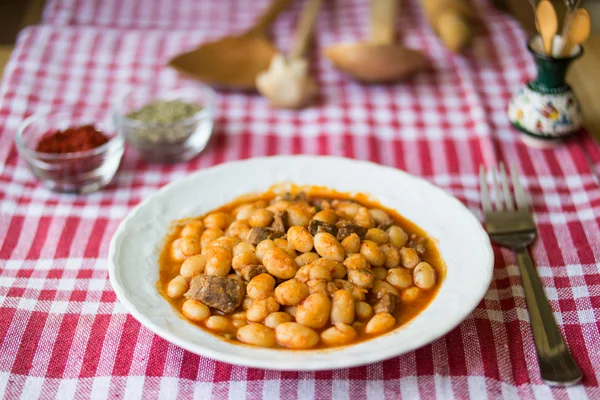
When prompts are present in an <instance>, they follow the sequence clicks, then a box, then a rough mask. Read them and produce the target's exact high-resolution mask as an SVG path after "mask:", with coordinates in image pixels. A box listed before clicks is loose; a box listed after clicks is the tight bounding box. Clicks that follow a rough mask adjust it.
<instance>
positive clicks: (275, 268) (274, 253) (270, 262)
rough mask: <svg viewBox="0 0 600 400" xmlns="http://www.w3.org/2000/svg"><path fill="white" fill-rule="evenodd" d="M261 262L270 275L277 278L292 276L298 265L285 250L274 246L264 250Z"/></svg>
mask: <svg viewBox="0 0 600 400" xmlns="http://www.w3.org/2000/svg"><path fill="white" fill-rule="evenodd" d="M259 246H260V244H259ZM257 252H258V249H257ZM262 263H263V265H264V266H265V268H266V269H267V271H268V272H269V273H270V274H271V275H273V276H274V277H276V278H279V279H290V278H293V277H294V275H296V271H298V265H297V264H296V262H295V261H294V259H293V258H292V257H290V255H289V254H288V253H286V252H285V250H282V249H280V248H279V247H276V246H275V247H273V248H270V249H268V250H267V251H266V252H265V254H264V256H263V258H262Z"/></svg>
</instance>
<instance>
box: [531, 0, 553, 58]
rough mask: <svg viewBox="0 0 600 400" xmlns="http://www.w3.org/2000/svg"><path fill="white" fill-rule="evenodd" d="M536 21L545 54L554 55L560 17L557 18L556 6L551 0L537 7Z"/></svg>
mask: <svg viewBox="0 0 600 400" xmlns="http://www.w3.org/2000/svg"><path fill="white" fill-rule="evenodd" d="M536 20H537V22H538V31H539V32H540V36H541V37H542V43H543V45H544V54H546V55H552V44H553V42H554V35H556V32H557V31H558V17H557V16H556V10H555V9H554V6H553V5H552V3H551V2H550V1H549V0H542V1H540V2H539V4H538V5H537V8H536Z"/></svg>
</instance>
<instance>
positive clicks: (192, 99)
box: [113, 84, 216, 164]
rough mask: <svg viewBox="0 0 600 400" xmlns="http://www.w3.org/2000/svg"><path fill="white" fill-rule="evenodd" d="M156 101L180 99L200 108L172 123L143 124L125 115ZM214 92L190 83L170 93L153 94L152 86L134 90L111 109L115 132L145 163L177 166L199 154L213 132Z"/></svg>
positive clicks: (200, 85)
mask: <svg viewBox="0 0 600 400" xmlns="http://www.w3.org/2000/svg"><path fill="white" fill-rule="evenodd" d="M155 100H180V101H183V102H186V103H194V104H199V105H200V106H202V109H201V110H200V111H198V112H197V113H196V114H194V115H193V116H191V117H189V118H186V119H184V120H180V121H176V122H173V123H158V122H143V121H140V120H136V119H131V118H128V117H127V115H128V114H129V113H130V112H132V111H134V110H138V109H140V108H142V107H144V106H145V105H148V104H150V103H152V102H153V101H155ZM215 102H216V93H215V91H214V90H212V89H211V88H210V87H208V86H206V85H202V84H193V85H190V86H186V87H183V88H179V89H172V90H169V91H162V92H161V91H158V92H153V91H152V87H151V86H148V87H139V88H134V89H132V90H130V91H128V92H127V93H126V94H124V95H123V96H122V97H121V98H120V99H119V100H118V101H117V102H116V103H115V105H114V107H113V119H114V123H115V126H116V127H117V130H118V131H119V133H120V134H121V135H123V137H125V140H126V141H127V143H128V144H129V145H131V147H133V148H134V149H135V150H136V151H137V152H138V153H139V154H140V155H141V156H142V158H144V159H145V160H146V161H148V162H152V163H169V164H171V163H177V162H182V161H187V160H189V159H191V158H193V157H195V156H196V155H198V154H199V153H200V152H201V151H202V150H204V148H205V147H206V145H207V143H208V141H209V139H210V137H211V135H212V131H213V124H214V117H215Z"/></svg>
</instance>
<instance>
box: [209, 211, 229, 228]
mask: <svg viewBox="0 0 600 400" xmlns="http://www.w3.org/2000/svg"><path fill="white" fill-rule="evenodd" d="M232 222H233V217H232V216H231V215H230V214H228V213H226V212H223V211H217V212H213V213H210V214H208V215H207V216H206V217H205V218H204V226H205V227H207V228H217V229H220V230H225V229H226V228H227V227H228V226H229V224H231V223H232Z"/></svg>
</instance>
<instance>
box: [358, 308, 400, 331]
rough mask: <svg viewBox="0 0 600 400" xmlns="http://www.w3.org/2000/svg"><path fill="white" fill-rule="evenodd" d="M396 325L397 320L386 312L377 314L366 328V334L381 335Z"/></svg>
mask: <svg viewBox="0 0 600 400" xmlns="http://www.w3.org/2000/svg"><path fill="white" fill-rule="evenodd" d="M395 325H396V319H395V318H394V317H393V316H392V315H391V314H390V313H386V312H380V313H377V314H375V315H374V316H373V318H371V320H370V321H369V322H368V323H367V326H366V327H365V333H368V334H370V335H379V334H382V333H385V332H387V331H389V330H391V329H392V328H393V327H394V326H395Z"/></svg>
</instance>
